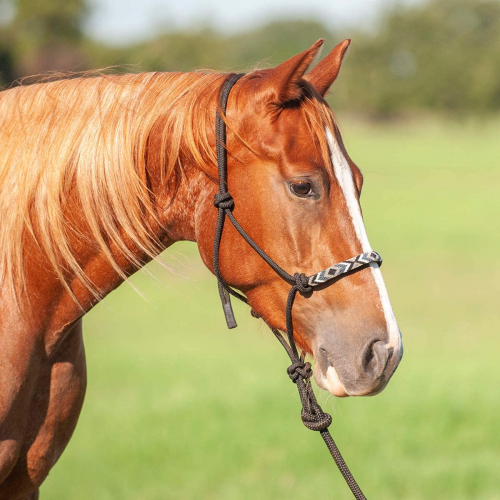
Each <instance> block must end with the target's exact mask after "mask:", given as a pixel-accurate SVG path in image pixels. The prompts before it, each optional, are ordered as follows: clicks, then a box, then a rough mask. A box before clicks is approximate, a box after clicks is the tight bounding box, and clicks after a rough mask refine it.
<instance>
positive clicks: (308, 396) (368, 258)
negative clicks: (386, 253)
mask: <svg viewBox="0 0 500 500" xmlns="http://www.w3.org/2000/svg"><path fill="white" fill-rule="evenodd" d="M242 76H244V75H243V74H233V75H231V76H229V77H228V78H227V80H226V81H225V82H224V84H223V86H222V89H221V93H220V111H222V113H223V114H224V116H225V114H226V108H227V101H228V97H229V92H230V91H231V89H232V87H233V86H234V84H235V83H236V82H237V81H238V80H239V79H240V78H241V77H242ZM215 131H216V140H217V143H216V148H217V167H218V173H219V191H218V193H217V194H216V195H215V200H214V205H215V206H216V207H217V209H218V217H217V225H216V229H215V239H214V249H213V265H214V273H215V276H216V277H217V281H218V285H219V294H220V297H221V301H222V307H223V310H224V314H225V317H226V323H227V326H228V328H235V327H236V326H237V325H236V320H235V318H234V313H233V309H232V306H231V298H230V295H233V296H234V297H236V298H238V299H240V300H242V301H243V302H245V303H247V299H246V297H245V296H244V295H242V294H240V293H239V292H237V291H236V290H234V289H232V288H231V287H230V286H229V285H228V284H227V283H226V282H225V281H224V279H223V277H222V275H221V272H220V267H219V249H220V243H221V239H222V232H223V230H224V222H225V219H226V217H227V218H228V219H229V220H230V221H231V223H232V224H233V226H234V227H235V228H236V230H237V231H238V232H239V233H240V235H241V236H242V237H243V238H244V240H245V241H246V242H247V243H248V244H249V245H250V246H251V247H252V248H253V249H254V250H255V251H256V252H257V254H258V255H259V256H260V257H261V258H262V259H264V260H265V261H266V262H267V264H268V265H269V266H270V267H271V268H272V269H273V270H274V271H275V272H276V273H277V274H278V276H280V277H281V278H282V279H283V280H284V281H286V282H288V283H290V284H291V285H292V287H291V289H290V292H289V294H288V299H287V304H286V334H287V337H288V343H287V342H286V341H285V339H284V338H283V336H282V335H281V333H280V332H279V331H278V330H277V329H275V328H271V329H272V331H273V333H274V334H275V336H276V337H277V338H278V340H279V341H280V342H281V344H282V345H283V347H284V348H285V350H286V352H287V353H288V356H289V357H290V360H291V362H292V364H291V365H290V366H289V367H288V369H287V372H288V375H289V377H290V378H291V380H292V381H293V382H294V383H295V384H297V389H298V391H299V396H300V399H301V402H302V413H301V418H302V421H303V423H304V425H305V426H306V427H307V428H308V429H311V430H315V431H319V432H320V433H321V436H322V438H323V440H324V441H325V443H326V445H327V447H328V449H329V451H330V453H331V455H332V457H333V459H334V460H335V463H336V464H337V467H338V468H339V470H340V472H341V473H342V475H343V476H344V479H345V480H346V482H347V484H348V485H349V487H350V488H351V491H352V493H353V495H354V496H355V498H356V499H358V500H363V499H365V496H364V495H363V493H362V492H361V490H360V488H359V486H358V484H357V483H356V481H355V480H354V478H353V477H352V474H351V473H350V471H349V469H348V467H347V465H346V463H345V462H344V460H343V458H342V455H341V454H340V452H339V450H338V448H337V446H336V444H335V442H334V441H333V439H332V437H331V435H330V433H329V432H328V426H329V425H330V424H331V422H332V417H331V416H330V415H329V414H328V413H325V412H323V410H322V409H321V407H320V406H319V404H318V403H317V401H316V398H315V396H314V392H313V390H312V388H311V384H310V380H309V379H310V377H311V375H312V370H311V364H310V363H306V362H305V360H304V357H305V356H304V354H302V355H299V353H298V351H297V347H296V345H295V340H294V338H293V322H292V307H293V302H294V300H295V295H296V293H297V292H299V293H300V294H302V295H304V294H309V293H311V292H312V291H313V288H314V287H316V286H319V285H323V284H324V283H326V282H328V281H330V280H333V279H335V278H339V277H341V276H344V275H346V274H347V273H350V272H352V271H356V270H359V269H361V268H363V267H366V266H368V265H370V264H371V263H377V264H378V265H381V264H382V258H381V257H380V255H379V254H378V253H377V252H374V251H371V252H367V253H363V254H361V255H357V256H356V257H352V258H351V259H348V260H345V261H343V262H340V263H338V264H335V265H333V266H331V267H329V268H327V269H324V270H323V271H320V272H319V273H317V274H313V275H312V276H306V275H305V274H304V273H298V272H297V273H295V274H293V275H291V274H289V273H287V272H286V271H285V270H284V269H283V268H282V267H280V266H279V265H278V264H276V262H274V260H273V259H271V257H269V256H268V255H267V254H266V253H265V252H264V251H263V250H262V249H261V248H260V247H259V246H258V245H257V243H255V241H254V240H253V239H252V238H251V237H250V236H249V235H248V234H247V233H246V232H245V230H244V229H243V228H242V227H241V226H240V224H239V223H238V221H237V220H236V218H235V217H234V215H233V213H232V210H233V208H234V200H233V198H232V196H231V194H230V193H229V191H228V189H227V150H226V124H225V122H224V120H223V119H222V117H221V115H220V112H219V110H217V114H216V121H215ZM252 314H253V315H254V316H255V317H258V315H257V314H256V313H254V312H253V311H252Z"/></svg>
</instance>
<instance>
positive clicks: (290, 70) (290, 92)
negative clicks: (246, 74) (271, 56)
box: [266, 39, 324, 104]
mask: <svg viewBox="0 0 500 500" xmlns="http://www.w3.org/2000/svg"><path fill="white" fill-rule="evenodd" d="M323 42H324V40H323V39H319V40H318V41H317V42H316V43H315V44H314V45H312V46H311V47H309V48H308V49H307V50H305V51H304V52H301V53H300V54H297V55H296V56H293V57H291V58H290V59H287V60H286V61H285V62H283V63H281V64H280V65H279V66H276V67H275V68H273V69H271V70H269V72H268V73H267V75H266V88H267V89H272V90H273V93H275V95H274V96H273V100H274V102H276V103H277V104H283V103H285V102H288V101H293V100H295V99H299V98H300V97H301V95H302V88H301V86H300V85H299V82H300V80H301V78H302V77H303V76H304V73H305V72H306V71H307V68H308V67H309V65H310V64H311V62H312V60H313V59H314V57H315V56H316V54H317V53H318V52H319V50H320V49H321V46H322V45H323ZM269 81H271V83H269Z"/></svg>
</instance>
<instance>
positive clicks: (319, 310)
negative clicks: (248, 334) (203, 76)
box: [198, 40, 403, 396]
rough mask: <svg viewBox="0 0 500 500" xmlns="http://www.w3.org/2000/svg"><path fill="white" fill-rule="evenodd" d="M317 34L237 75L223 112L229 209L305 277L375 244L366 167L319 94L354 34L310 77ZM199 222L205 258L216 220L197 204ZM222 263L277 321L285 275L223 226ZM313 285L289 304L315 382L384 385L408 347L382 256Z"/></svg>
mask: <svg viewBox="0 0 500 500" xmlns="http://www.w3.org/2000/svg"><path fill="white" fill-rule="evenodd" d="M322 43H323V41H322V40H319V41H318V42H316V43H315V44H314V45H313V46H312V47H311V48H309V49H308V50H306V51H304V52H302V53H301V54H298V55H296V56H294V57H292V58H291V59H289V60H287V61H285V62H284V63H282V64H280V65H279V66H277V67H275V68H272V69H265V70H257V71H254V72H251V73H249V74H247V75H245V76H243V77H242V78H241V79H240V80H239V81H238V82H237V83H236V84H235V86H234V88H233V90H232V91H231V94H230V96H229V102H228V108H227V114H226V117H225V121H226V123H227V127H228V136H227V151H228V167H227V168H228V189H229V191H230V192H231V194H232V196H233V199H234V209H233V214H234V216H235V217H236V218H237V219H238V221H239V222H240V223H241V225H242V226H243V228H244V229H245V231H246V232H247V233H248V234H249V235H250V236H251V238H252V239H253V240H254V241H255V242H256V243H257V244H258V245H259V246H260V247H261V248H262V249H263V250H264V251H265V252H266V254H267V255H269V256H270V257H271V258H272V259H273V260H274V261H275V262H277V263H278V264H279V265H280V266H281V267H282V268H283V269H286V270H287V271H288V272H289V273H291V274H294V273H295V272H300V273H305V274H306V275H308V276H309V275H312V274H314V273H317V272H318V271H320V270H322V269H325V268H327V267H328V266H330V265H332V264H333V263H336V262H341V261H344V260H346V259H349V258H351V257H353V256H355V255H358V254H361V253H364V252H369V251H371V247H370V244H369V242H368V238H367V235H366V231H365V227H364V223H363V217H362V213H361V208H360V203H359V198H360V194H361V190H362V185H363V176H362V174H361V172H360V170H359V169H358V167H357V166H356V165H355V164H354V162H353V161H352V160H351V159H350V158H349V155H348V154H347V152H346V150H345V147H344V145H343V142H342V138H341V135H340V132H339V129H338V128H337V126H336V124H335V120H334V117H333V113H332V111H331V109H330V107H329V106H328V104H327V102H326V101H325V99H324V97H325V94H326V93H327V92H328V90H329V89H330V86H331V85H332V84H333V82H334V81H335V79H336V77H337V75H338V73H339V69H340V66H341V63H342V59H343V56H344V54H345V52H346V50H347V48H348V46H349V40H346V41H344V42H343V43H341V44H340V45H338V46H337V47H335V48H334V49H333V51H332V52H331V53H330V54H329V55H328V56H327V57H325V58H324V59H323V60H322V61H321V62H320V63H318V64H317V65H316V66H315V67H314V69H313V70H312V71H310V72H309V73H308V74H307V75H306V71H307V69H308V67H309V65H310V64H311V62H312V61H313V59H314V58H315V56H316V55H317V54H318V52H319V50H320V48H321V45H322ZM211 210H212V211H213V207H212V208H211ZM198 219H199V220H198V222H199V224H198V226H199V227H200V226H203V228H204V229H203V230H202V231H201V232H200V236H201V237H200V238H198V245H199V248H200V253H201V255H202V257H203V258H204V260H205V262H206V263H207V265H208V266H209V267H211V266H212V264H211V245H212V243H213V226H212V225H211V224H206V221H207V220H210V216H207V214H206V213H205V211H204V210H200V211H199V214H198ZM219 261H220V269H221V274H222V276H223V278H224V280H225V281H226V282H227V283H228V284H229V285H231V286H233V287H235V288H237V289H239V290H241V291H243V292H244V293H245V294H246V296H247V298H248V302H249V304H250V306H251V307H252V308H253V309H254V310H255V311H256V312H257V314H258V315H260V316H261V317H262V318H263V319H264V320H265V321H266V323H268V324H269V325H270V326H271V327H274V328H278V329H281V330H284V329H285V328H286V324H285V305H286V300H287V295H288V291H289V289H290V284H289V283H287V282H286V281H284V280H283V279H282V278H281V277H279V276H278V275H277V274H276V273H275V272H274V271H273V270H272V269H271V268H270V267H269V266H268V265H267V264H266V263H265V262H264V260H263V259H262V258H261V257H260V256H259V255H258V254H257V253H256V252H255V251H254V250H253V249H252V248H251V247H250V246H249V245H248V243H247V242H246V241H245V240H244V239H243V238H242V237H241V235H240V234H239V233H238V232H237V231H236V230H235V229H234V227H232V226H231V225H230V224H227V227H226V228H225V230H224V233H223V237H222V242H221V247H220V257H219ZM320 288H322V289H321V290H319V291H318V292H315V293H313V294H312V295H311V294H307V293H306V294H302V295H299V296H298V297H297V299H296V301H295V305H294V309H293V327H294V328H293V331H294V335H295V341H296V343H297V345H298V346H299V347H300V348H301V349H303V350H304V351H306V352H308V353H311V354H312V355H313V356H314V358H315V359H316V364H315V368H314V376H315V380H316V382H317V383H318V385H319V386H320V387H322V388H324V389H327V390H329V391H330V392H331V393H332V394H334V395H336V396H347V395H373V394H377V393H379V392H380V391H381V390H383V388H384V387H385V386H386V384H387V382H388V381H389V379H390V377H391V376H392V374H393V373H394V371H395V369H396V368H397V366H398V364H399V361H400V360H401V357H402V352H403V349H402V343H401V335H400V331H399V328H398V325H397V323H396V319H395V317H394V313H393V311H392V308H391V304H390V301H389V297H388V294H387V290H386V287H385V284H384V281H383V278H382V274H381V271H380V269H379V267H378V265H377V264H375V263H372V264H370V265H369V266H366V267H365V268H363V269H361V270H359V271H357V272H355V273H351V274H347V275H344V276H343V277H341V278H340V279H338V280H336V281H335V282H334V283H327V284H325V285H324V286H322V287H320Z"/></svg>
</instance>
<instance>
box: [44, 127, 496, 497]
mask: <svg viewBox="0 0 500 500" xmlns="http://www.w3.org/2000/svg"><path fill="white" fill-rule="evenodd" d="M343 129H344V136H345V139H346V143H347V144H346V145H347V147H348V150H349V151H350V153H351V155H352V157H353V158H354V160H355V161H356V162H357V163H358V165H359V166H360V167H361V168H362V170H363V171H364V174H365V188H364V192H363V199H362V202H363V208H364V213H365V221H366V226H367V229H368V234H369V236H370V240H371V243H372V245H373V248H375V249H376V250H377V251H379V252H380V253H381V254H382V256H383V257H384V260H385V265H384V267H383V273H384V277H385V280H386V283H387V286H388V288H389V292H390V295H391V300H392V302H393V306H394V309H395V312H396V316H397V318H398V321H399V324H400V327H401V330H402V332H403V339H404V345H405V356H404V359H403V361H402V364H401V366H400V368H399V370H398V372H397V374H396V375H395V377H394V379H393V380H392V381H391V383H390V384H389V386H388V388H387V389H386V390H385V391H384V393H382V394H381V395H379V396H377V397H375V398H359V399H356V398H352V399H346V400H335V399H334V398H332V397H329V396H328V395H326V393H322V394H320V396H319V399H320V402H321V403H323V404H324V406H325V408H326V409H327V410H330V411H331V412H332V413H333V416H334V421H333V425H332V427H331V431H332V434H333V436H334V439H336V441H337V443H338V445H339V447H340V449H341V451H342V452H343V454H344V457H345V458H346V460H347V462H348V464H349V465H350V466H351V468H352V471H353V473H354V475H355V477H356V478H357V480H358V481H359V483H360V485H361V486H362V488H363V490H364V491H365V494H366V495H367V497H368V498H383V499H402V498H404V499H415V500H416V499H429V498H439V499H454V500H460V499H474V500H479V499H485V500H486V499H487V500H494V499H500V478H499V475H498V467H499V463H500V462H499V460H500V435H499V431H500V424H499V420H498V414H499V411H500V399H499V395H498V389H499V382H500V376H499V369H498V352H499V351H498V350H499V347H500V340H499V337H498V292H499V287H498V283H499V280H500V262H499V260H498V254H499V250H500V241H499V232H498V214H499V208H500V201H499V188H500V166H499V164H498V162H499V159H500V145H499V141H498V132H499V130H500V124H498V123H491V124H489V125H487V126H479V125H478V124H466V125H464V124H461V125H458V124H453V123H445V124H443V123H441V124H439V123H432V122H429V123H418V124H415V125H408V124H406V125H404V126H380V125H370V126H362V125H360V124H354V123H346V124H345V126H344V127H343ZM166 258H167V260H168V261H170V262H171V264H172V267H173V268H174V269H176V270H177V271H178V272H180V273H182V274H183V275H184V276H185V277H179V276H176V275H173V274H167V273H165V271H162V270H159V269H157V268H153V269H152V272H153V274H155V275H156V276H157V277H158V278H159V280H160V281H161V283H163V284H159V283H157V282H156V281H155V280H153V279H151V278H150V277H147V276H145V275H144V274H139V275H138V276H135V277H134V280H133V281H134V282H135V283H136V284H138V285H139V287H140V289H141V290H142V291H143V292H144V294H145V295H147V297H148V299H147V300H144V299H143V298H141V297H140V296H139V295H138V294H136V293H135V292H134V291H133V290H132V288H131V287H130V286H127V285H124V286H122V287H121V288H119V289H118V290H117V291H115V292H114V293H113V294H111V296H110V297H108V298H107V299H106V300H105V301H104V302H103V303H101V304H100V305H98V306H97V307H96V308H95V309H94V310H93V311H92V312H91V313H90V314H89V315H88V316H87V317H86V319H85V321H84V327H85V331H86V335H85V338H86V346H87V357H88V371H89V387H88V392H87V399H86V402H85V405H84V409H83V412H82V415H81V418H80V422H79V425H78V427H77V430H76V432H75V435H74V437H73V439H72V441H71V443H70V445H69V446H68V449H67V450H66V452H65V453H64V455H63V456H62V458H61V460H60V462H59V463H58V464H57V465H56V467H55V468H54V470H53V471H52V473H51V475H50V477H49V478H48V479H47V481H46V483H45V484H44V485H43V487H42V490H41V497H42V499H43V500H47V499H57V500H59V499H71V500H79V499H81V500H84V499H85V500H87V499H89V498H92V499H99V500H107V499H120V500H124V499H134V500H160V499H170V498H180V499H199V498H202V499H255V498H259V499H263V500H264V499H278V498H287V499H290V500H292V499H303V498H304V495H311V496H314V497H315V498H335V499H348V498H351V497H350V493H349V491H348V488H347V486H345V484H344V483H343V480H342V478H341V476H340V474H339V473H338V472H337V470H336V469H335V468H334V465H333V463H332V461H331V459H330V457H329V455H328V452H327V450H326V448H325V447H324V445H323V443H322V440H321V439H320V437H319V435H316V434H314V433H312V432H310V431H308V430H307V429H305V427H303V425H302V424H301V422H300V417H299V401H298V397H297V394H296V390H295V387H293V385H292V384H291V383H290V381H289V380H288V377H287V376H286V373H285V367H286V366H287V358H286V356H285V353H284V352H282V349H281V347H280V346H279V345H278V343H277V341H276V340H275V339H274V338H273V337H272V334H271V333H270V332H269V331H267V330H266V329H265V328H264V327H263V326H262V325H260V324H259V322H257V321H255V320H252V319H251V318H250V317H249V312H248V310H245V308H243V307H241V306H239V305H236V309H237V318H238V320H239V328H238V329H237V330H233V331H227V330H226V329H225V325H224V319H223V315H222V311H221V307H220V304H219V301H218V294H217V290H216V284H215V279H214V278H213V277H212V276H211V275H210V274H209V273H208V272H206V271H205V272H204V273H202V274H201V275H200V274H199V272H200V270H201V269H202V268H203V265H202V264H201V262H200V260H199V257H198V256H197V251H196V247H195V245H194V244H179V245H175V246H174V247H173V249H172V250H170V251H169V252H168V254H167V256H166ZM195 275H196V279H195V278H194V276H195ZM186 277H187V279H186Z"/></svg>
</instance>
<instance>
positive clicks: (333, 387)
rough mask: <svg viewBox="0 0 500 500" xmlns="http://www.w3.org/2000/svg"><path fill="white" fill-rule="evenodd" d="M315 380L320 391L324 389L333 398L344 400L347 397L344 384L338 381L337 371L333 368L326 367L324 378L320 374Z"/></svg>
mask: <svg viewBox="0 0 500 500" xmlns="http://www.w3.org/2000/svg"><path fill="white" fill-rule="evenodd" d="M315 378H316V382H317V384H318V385H319V386H320V387H321V388H322V389H326V390H327V391H328V392H330V393H331V394H333V395H334V396H337V397H338V398H344V397H346V396H348V394H347V392H346V390H345V387H344V384H343V383H342V382H341V381H340V378H339V376H338V374H337V371H336V370H335V368H334V367H333V366H329V367H328V370H327V371H326V377H325V376H324V375H323V374H320V375H319V377H315ZM318 378H319V380H318Z"/></svg>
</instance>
